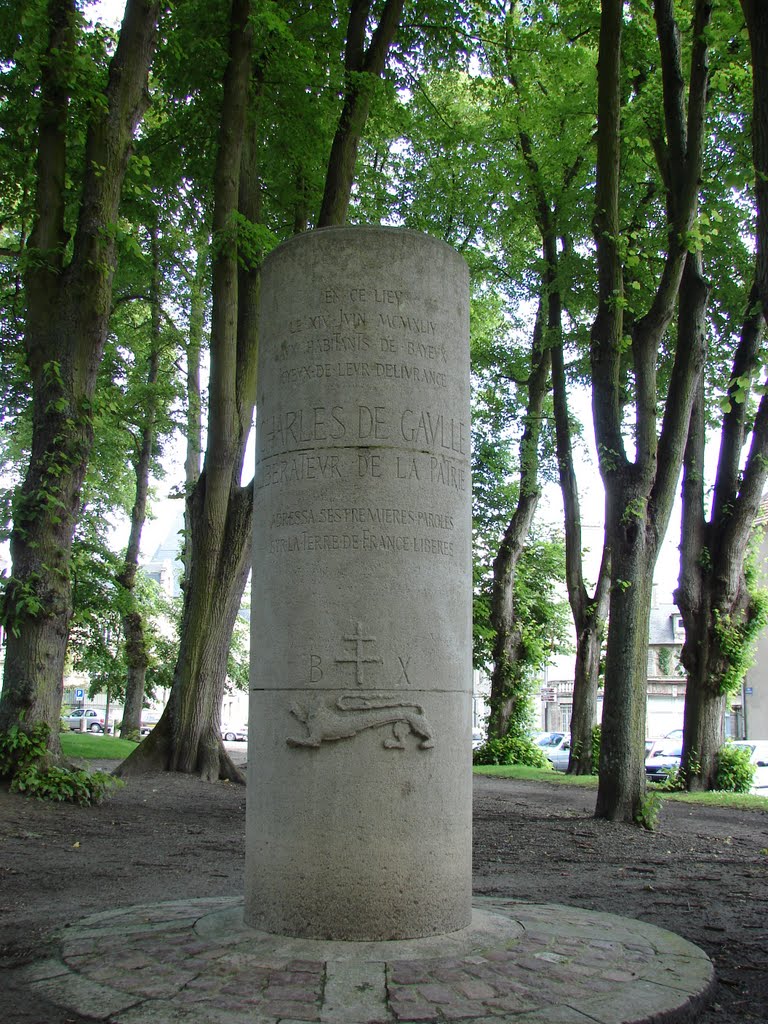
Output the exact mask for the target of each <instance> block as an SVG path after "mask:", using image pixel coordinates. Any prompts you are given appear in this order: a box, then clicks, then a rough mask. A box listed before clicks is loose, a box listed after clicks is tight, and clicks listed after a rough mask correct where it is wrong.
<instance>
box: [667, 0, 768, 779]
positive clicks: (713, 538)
mask: <svg viewBox="0 0 768 1024" xmlns="http://www.w3.org/2000/svg"><path fill="white" fill-rule="evenodd" d="M741 6H742V10H743V12H744V16H745V18H746V21H747V30H748V34H749V41H750V46H751V51H752V53H751V66H752V160H753V166H754V202H755V206H756V209H757V220H756V224H755V241H756V245H755V258H754V271H753V277H752V280H751V283H750V282H749V279H748V278H747V279H746V280H745V281H744V286H745V291H746V293H747V294H746V301H745V302H744V306H745V309H744V313H743V318H742V324H741V331H740V335H739V337H738V338H737V339H735V343H734V349H733V361H732V364H731V370H730V375H729V379H728V384H727V388H726V395H725V399H724V403H723V404H724V412H723V416H722V424H721V428H720V452H719V459H718V464H717V472H716V476H715V481H714V491H713V498H712V507H711V512H710V515H709V518H707V516H706V513H705V492H704V487H705V469H704V452H705V436H706V429H707V420H708V417H707V415H706V405H707V402H706V399H705V389H704V382H703V381H702V382H701V384H700V386H699V390H698V394H697V401H696V404H695V406H694V412H693V415H692V417H691V426H690V430H689V434H688V443H687V446H686V450H685V472H684V477H683V519H682V537H681V556H682V558H681V569H680V583H679V587H678V589H677V591H676V595H675V597H676V601H677V603H678V605H679V607H680V612H681V614H682V617H683V623H684V625H685V643H684V645H683V650H682V655H681V660H682V663H683V665H684V667H685V670H686V675H687V686H686V700H685V721H684V728H683V756H682V762H681V774H682V776H683V778H684V780H685V784H686V786H687V788H688V789H712V788H714V786H715V782H716V773H717V751H718V749H719V747H720V745H721V743H722V739H723V706H724V702H725V698H726V696H727V694H729V693H733V692H734V691H735V690H736V689H737V688H738V686H739V685H740V683H741V681H742V679H743V676H744V673H745V672H746V669H747V668H748V667H749V657H750V653H751V648H752V646H753V644H754V641H755V639H756V637H757V634H758V633H759V632H760V631H761V630H762V629H763V628H764V626H765V623H766V621H768V601H767V600H766V596H765V594H763V593H761V592H759V591H758V589H757V587H756V583H755V579H754V577H755V566H754V560H753V559H750V557H749V546H750V542H751V541H752V540H753V537H754V524H755V520H756V516H757V511H758V508H759V504H760V500H761V497H762V493H763V488H764V486H765V481H766V478H767V477H768V397H766V392H765V388H764V387H763V388H762V389H759V388H758V387H757V386H756V380H757V379H758V378H759V375H760V371H761V369H762V366H763V362H764V354H763V352H762V344H761V342H762V336H763V331H764V323H765V319H766V316H768V205H767V204H768V185H767V184H766V175H768V134H767V133H766V130H765V124H766V119H767V118H768V12H767V11H766V10H765V8H764V6H763V5H760V4H756V3H750V2H748V0H743V2H742V5H741ZM740 228H741V230H740V234H741V235H742V237H743V236H744V235H745V234H746V230H747V229H746V227H745V226H743V225H740ZM737 247H738V241H735V243H734V245H733V247H732V250H731V251H732V253H733V252H735V251H736V249H737ZM689 260H690V261H693V262H694V263H700V260H701V257H700V255H699V254H698V253H696V254H692V255H690V256H689ZM735 262H736V261H735V260H733V258H731V260H729V263H728V267H729V271H728V273H729V277H730V276H733V275H734V271H735V266H734V264H735ZM686 270H688V267H686ZM693 273H694V274H695V275H698V274H700V273H701V270H700V267H699V266H698V265H697V266H695V267H694V270H693ZM693 294H694V295H696V292H695V290H694V291H693ZM703 321H704V311H703V308H702V307H701V305H698V306H695V307H694V308H691V307H690V303H688V302H686V303H685V304H684V303H683V302H682V301H681V306H680V316H679V326H678V333H679V335H681V336H682V335H683V334H684V333H686V332H693V333H697V334H699V333H703V331H704V330H705V325H704V322H703ZM727 341H729V342H731V341H732V339H731V338H730V337H729V338H727ZM756 391H757V392H759V391H762V397H761V398H760V400H759V404H758V406H757V409H756V411H754V409H753V402H752V401H751V399H752V396H753V394H754V393H755V392H756ZM748 438H751V439H750V443H749V450H748V452H747V455H746V459H743V457H742V453H743V451H744V447H745V444H746V442H747V439H748Z"/></svg>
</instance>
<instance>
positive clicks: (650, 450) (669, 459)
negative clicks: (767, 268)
mask: <svg viewBox="0 0 768 1024" xmlns="http://www.w3.org/2000/svg"><path fill="white" fill-rule="evenodd" d="M623 17H624V6H623V4H622V2H621V0H603V3H602V8H601V24H600V44H599V58H598V121H597V178H596V186H595V216H594V236H595V247H596V253H597V272H598V303H599V305H598V311H597V315H596V317H595V320H594V323H593V327H592V350H591V364H592V387H593V400H592V412H593V418H594V424H595V438H596V442H597V448H598V456H599V464H600V474H601V477H602V479H603V483H604V486H605V490H606V539H607V544H608V546H609V548H610V551H611V598H610V609H609V627H608V639H607V650H606V665H605V696H604V703H603V728H602V738H601V755H600V782H599V787H598V797H597V806H596V809H595V814H596V816H597V817H602V818H607V819H609V820H616V821H633V820H635V819H636V817H637V815H638V814H640V813H641V806H642V799H643V793H644V783H645V780H644V773H643V755H644V740H645V735H644V733H645V701H646V659H647V644H648V623H649V615H650V604H651V582H652V578H653V569H654V566H655V564H656V558H657V555H658V550H659V544H660V542H661V539H662V538H663V536H664V533H665V532H666V528H667V524H668V521H669V516H670V512H671V507H672V501H673V497H674V490H675V486H676V483H677V479H678V475H679V472H680V467H681V463H682V457H683V450H684V446H685V439H686V436H687V434H688V425H689V421H690V414H691V407H692V404H693V400H694V396H695V393H696V388H697V384H698V379H699V375H700V373H701V369H702V366H703V363H704V355H705V350H704V343H703V339H702V338H699V337H686V338H678V342H677V346H676V349H675V353H674V365H673V368H672V372H671V376H670V382H669V387H668V390H667V394H666V400H665V401H664V403H663V410H664V412H663V419H662V424H661V431H660V434H659V433H657V408H658V402H659V396H658V393H657V384H658V378H657V369H658V360H659V349H660V346H661V343H662V340H663V339H664V337H665V332H666V330H667V327H668V325H669V323H670V320H671V318H672V316H673V313H674V309H675V303H676V300H677V297H678V292H679V289H680V281H681V278H682V275H683V271H684V268H685V267H686V261H687V254H688V247H689V240H690V234H691V229H692V227H693V225H694V223H695V218H696V211H697V190H698V182H699V179H700V176H701V166H702V147H703V138H704V121H705V118H704V115H705V101H706V83H707V56H708V45H707V27H708V25H709V21H710V17H711V3H710V2H709V0H696V2H695V5H694V18H693V22H692V26H691V32H690V80H689V85H688V95H687V102H686V96H685V79H684V75H683V58H682V52H681V48H680V45H679V43H680V38H681V36H680V31H679V28H678V25H677V23H676V21H675V17H674V7H673V4H672V2H671V0H655V3H654V18H655V23H656V36H657V39H658V46H659V63H660V69H661V79H662V81H661V91H662V98H663V121H662V122H660V123H659V124H658V126H656V125H652V140H651V141H652V144H653V146H654V151H655V153H656V154H657V159H658V163H659V171H660V174H661V178H662V183H663V188H664V198H665V211H666V214H665V216H666V222H667V242H666V247H665V251H663V252H662V253H660V254H659V258H660V264H661V271H660V274H659V275H658V279H657V285H656V289H655V291H654V293H653V294H652V296H651V297H650V302H649V304H648V306H647V309H646V311H645V312H644V313H642V314H641V315H638V316H637V317H632V318H629V317H628V320H629V323H627V324H626V325H625V308H626V306H627V301H626V299H625V295H624V278H625V268H624V265H623V260H622V237H623V230H624V229H625V226H624V225H623V224H622V218H621V203H620V196H621V177H620V168H621V139H622V134H621V116H622V95H623V83H622V74H621V56H622V22H623ZM688 266H689V268H690V270H689V276H688V278H687V281H686V284H687V287H688V289H689V291H690V292H694V291H695V292H697V293H699V294H702V293H704V294H705V293H706V284H705V282H704V281H703V280H702V279H701V278H700V277H698V276H697V275H696V273H695V268H694V267H693V266H692V264H688ZM627 329H628V330H627ZM627 334H628V341H627ZM625 354H626V355H628V356H630V357H631V367H632V376H633V384H634V411H635V419H634V437H633V452H632V454H630V452H629V450H628V445H627V442H626V439H625V435H624V430H623V408H622V406H623V394H624V392H623V387H622V363H623V360H624V358H625Z"/></svg>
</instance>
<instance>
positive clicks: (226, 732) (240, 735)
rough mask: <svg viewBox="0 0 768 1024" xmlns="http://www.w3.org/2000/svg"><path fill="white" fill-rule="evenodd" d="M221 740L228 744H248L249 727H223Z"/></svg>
mask: <svg viewBox="0 0 768 1024" xmlns="http://www.w3.org/2000/svg"><path fill="white" fill-rule="evenodd" d="M221 738H222V739H223V740H226V741H227V743H235V742H238V741H242V742H246V741H247V740H248V726H247V725H238V726H234V725H222V727H221Z"/></svg>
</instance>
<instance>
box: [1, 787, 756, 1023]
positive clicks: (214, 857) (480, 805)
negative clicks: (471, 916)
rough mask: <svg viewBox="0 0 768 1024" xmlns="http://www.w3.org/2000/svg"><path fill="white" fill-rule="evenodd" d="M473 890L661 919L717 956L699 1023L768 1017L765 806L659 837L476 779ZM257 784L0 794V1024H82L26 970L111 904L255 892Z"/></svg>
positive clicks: (566, 795)
mask: <svg viewBox="0 0 768 1024" xmlns="http://www.w3.org/2000/svg"><path fill="white" fill-rule="evenodd" d="M474 808H475V809H474V889H475V892H476V893H477V894H478V895H494V896H495V895H498V896H509V897H514V898H517V899H521V900H526V901H530V902H536V903H563V904H570V905H572V906H577V907H584V908H587V909H593V910H600V911H608V912H611V913H615V914H621V915H624V916H627V917H635V918H639V919H642V920H646V921H650V922H652V923H653V924H656V925H659V926H661V927H664V928H669V929H671V930H672V931H676V932H678V933H679V934H680V935H682V936H684V937H685V938H686V939H688V940H690V941H691V942H694V943H696V944H697V945H698V946H701V947H702V948H703V949H704V950H705V951H706V952H707V953H708V954H709V956H710V957H711V958H712V959H713V961H714V963H715V967H716V970H717V973H718V978H719V987H718V991H717V995H716V1000H715V1003H714V1004H713V1006H712V1007H710V1009H708V1010H707V1011H705V1013H704V1014H702V1016H701V1017H700V1021H701V1024H754V1022H761V1024H768V814H763V813H760V812H748V811H732V810H721V809H717V808H698V807H697V808H693V807H691V806H690V805H688V804H682V803H673V802H667V803H666V804H665V807H664V810H663V811H662V815H661V819H660V823H659V828H658V830H657V831H656V832H653V833H651V832H645V831H643V830H642V829H639V828H636V827H634V826H628V825H627V826H624V825H611V824H607V823H605V822H600V821H596V820H595V819H594V818H593V817H592V813H593V809H594V792H593V791H588V790H582V789H577V788H574V787H567V786H561V785H556V784H549V783H529V782H516V781H512V780H507V779H491V778H485V777H479V776H478V777H476V778H475V804H474ZM244 815H245V791H244V789H242V788H241V787H237V786H233V785H231V784H229V783H218V784H206V783H201V782H199V781H198V780H196V779H192V778H187V777H184V776H178V775H171V774H162V775H153V776H149V777H147V778H145V779H143V780H141V781H140V782H139V781H137V780H132V781H131V782H129V784H128V785H127V786H126V787H125V788H124V789H121V790H120V791H119V792H118V793H117V794H116V795H115V796H114V797H113V798H112V799H110V800H108V801H107V802H106V803H104V804H103V805H101V806H100V807H96V808H92V809H82V808H78V807H74V806H72V805H69V804H61V805H52V804H46V803H41V802H38V801H34V800H28V799H26V798H23V797H18V796H11V795H9V794H8V793H6V792H5V791H0V993H1V994H0V1021H2V1024H83V1021H84V1018H78V1017H76V1016H73V1015H72V1014H71V1013H69V1012H67V1011H64V1010H61V1009H60V1008H57V1007H55V1006H53V1005H51V1004H48V1005H41V1003H40V1000H39V999H38V998H36V997H35V998H34V999H33V998H31V997H30V996H29V995H28V994H27V992H26V991H25V989H24V988H23V986H21V984H20V983H19V980H18V978H17V974H16V969H17V968H18V967H20V966H21V965H23V964H26V963H30V962H31V961H34V960H36V959H40V958H42V957H44V956H46V955H49V954H50V952H51V951H52V950H53V949H55V942H56V932H57V931H58V930H60V929H61V928H63V927H64V926H66V925H67V923H68V922H72V921H76V920H78V919H79V918H81V917H85V916H86V915H87V914H90V913H94V912H96V911H98V910H100V909H106V908H112V907H128V906H131V905H133V904H137V903H146V902H148V901H152V900H157V901H162V900H173V899H187V898H189V899H191V898H195V897H202V896H233V895H239V894H241V893H242V891H243V862H244V854H245V822H244Z"/></svg>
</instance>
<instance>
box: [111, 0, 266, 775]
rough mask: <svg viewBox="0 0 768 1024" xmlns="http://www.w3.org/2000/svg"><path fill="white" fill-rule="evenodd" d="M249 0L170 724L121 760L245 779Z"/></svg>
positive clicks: (250, 363) (250, 345) (237, 59)
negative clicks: (241, 677)
mask: <svg viewBox="0 0 768 1024" xmlns="http://www.w3.org/2000/svg"><path fill="white" fill-rule="evenodd" d="M249 14H250V3H249V0H234V2H233V5H232V14H231V27H230V36H229V63H228V66H227V71H226V74H225V79H224V93H223V104H222V117H221V127H220V133H219V149H218V153H217V158H216V167H215V171H214V197H215V198H214V214H213V242H214V247H215V255H214V259H213V313H212V326H211V372H210V382H209V404H208V443H207V448H206V453H205V459H204V463H203V470H202V473H201V474H200V477H199V478H198V480H197V483H196V484H195V486H194V488H193V489H192V493H191V494H190V495H189V497H188V504H187V508H188V515H189V523H190V527H191V530H190V559H189V571H188V576H187V578H186V580H185V587H184V607H183V612H182V621H181V638H180V647H179V656H178V659H177V662H176V668H175V672H174V679H173V685H172V688H171V695H170V699H169V701H168V704H167V706H166V709H165V711H164V712H163V715H162V716H161V719H160V721H159V722H158V724H157V725H156V726H155V728H154V729H153V730H152V732H151V733H150V735H149V736H148V737H147V739H146V740H145V741H144V743H142V744H141V745H140V746H139V747H138V748H137V749H136V750H135V751H134V752H133V753H132V754H131V756H130V757H129V758H128V760H126V761H124V762H123V764H122V765H121V767H120V774H122V775H132V774H138V773H140V772H143V771H146V770H153V769H156V768H158V767H161V768H164V769H167V770H170V771H178V772H185V773H190V774H192V773H196V774H198V775H200V777H201V778H203V779H205V780H209V781H214V780H217V779H230V780H232V781H236V782H244V778H243V776H242V774H241V772H240V771H239V769H238V768H237V767H236V766H235V765H234V764H233V762H232V760H231V758H230V757H229V755H228V754H227V752H226V750H225V749H224V746H223V744H222V741H221V731H220V726H221V721H220V718H221V703H222V699H223V696H224V687H225V684H226V678H227V671H226V670H227V655H228V652H229V644H230V640H231V636H232V630H233V628H234V623H235V618H236V616H237V613H238V611H239V608H240V603H241V600H242V595H243V589H244V587H245V581H246V579H247V575H248V571H249V568H250V538H251V529H252V514H253V493H252V488H251V487H250V486H246V487H242V486H241V485H240V477H241V474H242V469H243V457H244V454H245V446H246V442H247V440H248V434H249V432H250V429H251V422H252V419H253V407H254V403H255V396H256V363H257V353H258V336H257V324H256V316H255V311H256V309H257V307H258V281H259V273H258V267H257V266H254V265H251V264H249V263H248V261H247V259H246V256H245V254H244V252H243V250H242V249H240V248H239V247H238V241H237V231H236V230H235V223H236V214H239V215H240V216H242V217H244V218H246V219H247V220H251V221H255V220H257V219H258V189H257V187H256V183H255V181H254V175H255V152H256V139H255V124H254V123H253V121H251V123H250V124H249V105H250V93H251V89H252V85H253V67H252V63H253V61H252V35H253V33H252V29H251V28H250V26H249Z"/></svg>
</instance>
